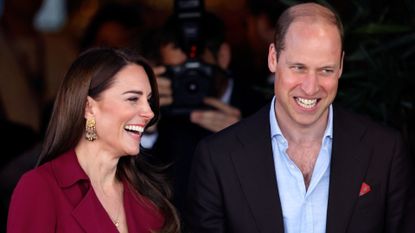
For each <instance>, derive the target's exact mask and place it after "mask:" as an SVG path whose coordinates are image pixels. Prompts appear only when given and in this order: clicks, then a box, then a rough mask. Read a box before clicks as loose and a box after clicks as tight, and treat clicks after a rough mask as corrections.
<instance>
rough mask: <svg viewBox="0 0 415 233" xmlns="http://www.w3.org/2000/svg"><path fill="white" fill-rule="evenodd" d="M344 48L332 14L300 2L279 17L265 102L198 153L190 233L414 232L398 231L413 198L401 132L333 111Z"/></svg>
mask: <svg viewBox="0 0 415 233" xmlns="http://www.w3.org/2000/svg"><path fill="white" fill-rule="evenodd" d="M342 41H343V26H342V23H341V21H340V19H339V17H338V15H337V14H336V13H335V12H334V11H333V10H331V9H329V8H328V7H325V6H322V5H319V4H315V3H305V4H299V5H295V6H292V7H290V8H288V9H287V10H286V11H285V12H284V13H283V14H282V15H281V16H280V18H279V19H278V22H277V27H276V35H275V41H274V43H273V44H271V45H270V47H269V55H268V66H269V69H270V70H271V71H272V72H274V73H275V84H274V90H275V91H274V94H275V97H274V98H273V100H272V102H271V104H270V105H267V106H265V107H264V108H263V109H262V110H260V111H259V112H258V113H256V114H255V115H253V116H252V117H250V118H247V119H245V120H242V121H241V122H239V123H237V124H236V125H234V126H232V127H230V128H227V129H225V130H223V131H221V132H219V133H217V134H215V135H213V136H211V137H209V138H207V139H205V140H203V141H202V142H201V143H200V144H199V146H198V149H197V150H196V154H195V158H194V162H193V168H192V173H191V175H190V188H189V193H188V200H189V205H188V206H189V208H188V213H187V220H188V221H189V225H190V226H191V230H192V232H198V233H203V232H237V233H255V232H258V233H259V232H261V233H268V232H269V233H271V232H273V233H275V232H278V233H279V232H281V233H282V232H285V233H298V232H301V233H309V232H310V233H311V232H312V233H324V232H327V233H338V232H342V233H346V232H348V233H353V232H359V233H378V232H388V233H393V232H396V233H398V232H399V233H400V232H406V231H407V232H412V231H411V229H404V228H403V226H405V222H404V219H405V218H407V216H408V208H407V209H405V208H406V207H407V206H408V205H407V204H408V203H413V198H414V197H413V194H410V189H411V183H412V182H413V180H412V179H413V178H412V176H411V172H412V171H411V167H410V165H409V164H410V163H409V161H408V156H407V154H406V153H405V150H404V146H403V144H402V141H401V137H400V136H399V133H397V132H395V131H393V130H391V129H387V128H384V127H382V126H379V125H377V124H375V123H373V122H371V121H369V120H368V119H366V118H363V117H360V116H357V115H354V114H352V113H348V112H346V111H344V110H342V109H340V108H338V107H336V106H333V105H332V103H333V100H334V98H335V96H336V93H337V87H338V81H339V78H340V76H341V74H342V68H343V57H344V52H343V46H342ZM410 211H412V210H410ZM407 219H409V218H407ZM408 228H409V227H408Z"/></svg>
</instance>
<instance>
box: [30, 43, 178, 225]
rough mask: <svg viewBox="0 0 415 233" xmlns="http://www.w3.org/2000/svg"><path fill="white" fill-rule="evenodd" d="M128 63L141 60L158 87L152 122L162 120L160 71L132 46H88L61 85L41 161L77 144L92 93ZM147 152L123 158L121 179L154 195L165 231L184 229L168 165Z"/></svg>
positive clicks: (105, 86) (152, 101)
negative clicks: (150, 159) (166, 175)
mask: <svg viewBox="0 0 415 233" xmlns="http://www.w3.org/2000/svg"><path fill="white" fill-rule="evenodd" d="M128 64H137V65H139V66H141V67H143V68H144V71H145V72H146V74H147V76H148V79H149V82H150V86H151V90H152V96H151V99H150V107H151V109H152V111H153V112H154V118H153V119H152V120H151V122H150V123H149V125H148V126H150V125H152V124H154V123H155V122H156V121H157V119H158V116H159V95H158V90H157V83H156V78H155V75H154V73H153V70H152V68H151V66H150V65H149V64H148V63H147V61H146V60H145V59H144V58H142V57H141V56H139V55H137V54H135V53H133V52H131V51H127V50H118V49H110V48H94V49H90V50H87V51H86V52H84V53H82V54H81V55H80V56H79V57H78V58H77V59H76V60H75V62H74V63H73V64H72V65H71V67H70V68H69V71H68V72H67V74H66V75H65V78H64V80H63V82H62V84H61V87H60V89H59V92H58V94H57V97H56V100H55V104H54V107H53V112H52V116H51V119H50V122H49V126H48V129H47V131H46V135H45V140H44V143H43V147H42V151H41V153H40V158H39V162H38V165H41V164H43V163H45V162H48V161H50V160H52V159H54V158H56V157H58V156H60V155H61V154H63V153H65V152H66V151H68V150H70V149H73V148H75V146H76V145H77V144H78V142H79V141H80V140H81V138H82V137H83V134H84V127H85V118H84V113H85V104H86V100H87V96H90V97H92V98H94V99H96V98H98V97H99V95H100V94H101V93H102V92H103V91H105V90H106V89H108V88H109V87H110V86H111V85H112V83H113V81H114V76H115V75H116V74H117V73H118V72H119V71H120V70H121V69H122V68H124V67H125V66H126V65H128ZM140 151H143V150H140ZM147 157H148V155H146V154H144V153H140V155H139V156H124V157H121V158H120V160H119V162H118V167H117V174H116V175H117V178H119V179H120V180H126V181H127V182H128V183H129V184H130V185H131V186H132V187H133V188H134V190H135V191H136V192H137V193H140V194H141V195H143V196H145V197H147V198H148V199H150V200H151V201H152V202H153V203H154V204H155V205H156V206H157V207H158V208H159V210H160V211H161V213H162V214H163V215H164V218H165V222H164V225H163V228H162V229H161V230H160V232H166V233H167V232H168V233H174V232H179V231H180V223H179V218H178V216H177V213H176V210H175V208H174V207H173V205H172V204H171V203H170V202H169V199H170V198H171V191H170V188H169V186H168V185H167V182H166V180H165V178H164V175H163V173H162V172H161V170H162V169H159V168H157V167H155V166H153V165H152V164H150V163H149V162H148V159H146V158H147Z"/></svg>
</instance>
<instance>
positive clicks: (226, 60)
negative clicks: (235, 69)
mask: <svg viewBox="0 0 415 233" xmlns="http://www.w3.org/2000/svg"><path fill="white" fill-rule="evenodd" d="M231 58H232V55H231V46H230V45H229V44H228V43H226V42H224V43H222V44H221V45H220V47H219V51H218V57H217V59H218V65H219V67H220V68H222V69H224V70H227V69H228V68H229V64H230V63H231Z"/></svg>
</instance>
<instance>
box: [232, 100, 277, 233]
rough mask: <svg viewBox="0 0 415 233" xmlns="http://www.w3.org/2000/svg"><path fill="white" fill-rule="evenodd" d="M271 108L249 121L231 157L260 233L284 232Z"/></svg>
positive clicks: (266, 108) (242, 130)
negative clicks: (271, 129) (272, 136)
mask: <svg viewBox="0 0 415 233" xmlns="http://www.w3.org/2000/svg"><path fill="white" fill-rule="evenodd" d="M269 109H270V105H269V104H268V105H267V106H266V107H264V108H262V109H261V110H260V112H258V113H257V114H255V115H254V116H252V117H250V118H247V119H246V121H245V123H244V127H241V130H240V132H239V133H238V138H239V140H240V141H241V144H242V145H241V147H240V148H238V149H237V150H236V151H234V153H233V154H232V160H233V162H234V164H235V169H236V172H237V175H238V177H239V179H240V182H241V186H242V191H243V192H244V194H245V196H246V198H247V201H248V204H249V206H250V207H251V210H252V213H253V216H254V218H255V220H256V222H257V226H258V228H259V229H260V232H263V233H267V232H269V233H271V232H272V233H276V232H277V233H278V232H281V233H282V232H284V227H283V226H284V225H283V219H282V210H281V203H280V199H279V194H278V186H277V181H276V177H275V168H274V161H273V155H272V146H271V136H270V135H271V133H270V127H269Z"/></svg>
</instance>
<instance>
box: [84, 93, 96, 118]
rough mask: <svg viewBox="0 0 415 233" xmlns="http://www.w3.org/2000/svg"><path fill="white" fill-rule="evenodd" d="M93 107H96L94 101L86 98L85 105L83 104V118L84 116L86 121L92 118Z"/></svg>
mask: <svg viewBox="0 0 415 233" xmlns="http://www.w3.org/2000/svg"><path fill="white" fill-rule="evenodd" d="M95 106H96V101H95V100H94V99H93V98H91V97H90V96H87V98H86V103H85V116H84V117H85V118H86V119H88V118H92V117H94V111H95Z"/></svg>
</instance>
